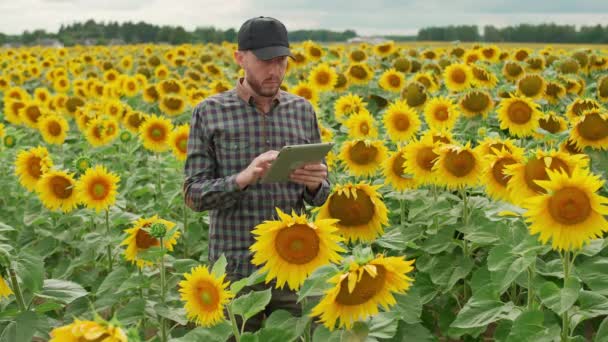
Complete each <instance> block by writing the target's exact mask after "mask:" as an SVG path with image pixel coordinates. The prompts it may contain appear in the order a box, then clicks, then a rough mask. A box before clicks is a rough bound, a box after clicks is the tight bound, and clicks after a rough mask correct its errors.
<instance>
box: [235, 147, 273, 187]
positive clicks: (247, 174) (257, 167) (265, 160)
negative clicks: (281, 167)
mask: <svg viewBox="0 0 608 342" xmlns="http://www.w3.org/2000/svg"><path fill="white" fill-rule="evenodd" d="M277 155H279V152H278V151H274V150H270V151H266V152H264V153H262V154H260V155H259V156H257V157H255V159H254V160H252V161H251V163H250V164H249V166H247V168H246V169H245V170H243V171H241V172H240V173H239V174H238V175H237V176H236V183H237V184H238V185H239V188H241V189H243V188H245V187H246V186H248V185H249V184H253V183H255V182H257V180H258V179H260V178H262V177H263V176H264V174H266V171H268V169H269V168H270V164H272V162H273V161H274V160H275V159H276V158H277Z"/></svg>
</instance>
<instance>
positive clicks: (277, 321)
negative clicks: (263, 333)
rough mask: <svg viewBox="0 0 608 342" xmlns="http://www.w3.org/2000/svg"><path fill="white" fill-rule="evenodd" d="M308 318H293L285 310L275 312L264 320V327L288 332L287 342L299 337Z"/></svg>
mask: <svg viewBox="0 0 608 342" xmlns="http://www.w3.org/2000/svg"><path fill="white" fill-rule="evenodd" d="M309 320H310V318H309V317H308V316H303V317H300V318H298V317H294V316H292V315H291V313H289V311H286V310H282V309H279V310H275V311H273V312H272V313H271V314H270V316H269V317H268V318H267V319H265V320H264V327H273V328H279V329H283V330H285V331H289V332H290V333H291V335H290V336H289V338H288V339H289V340H291V339H294V338H296V337H298V336H301V335H302V333H303V332H304V329H305V328H306V324H307V323H308V321H309Z"/></svg>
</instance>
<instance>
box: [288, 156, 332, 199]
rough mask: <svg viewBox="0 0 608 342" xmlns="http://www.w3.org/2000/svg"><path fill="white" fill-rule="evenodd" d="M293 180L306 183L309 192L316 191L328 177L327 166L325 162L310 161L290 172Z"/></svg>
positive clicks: (290, 177)
mask: <svg viewBox="0 0 608 342" xmlns="http://www.w3.org/2000/svg"><path fill="white" fill-rule="evenodd" d="M289 179H291V181H292V182H294V183H298V184H304V185H306V188H307V189H308V192H310V193H313V194H314V193H315V192H316V191H317V190H318V189H319V187H320V186H321V183H323V181H324V180H325V179H327V166H326V165H325V164H323V163H309V164H304V165H302V166H300V167H299V168H297V169H295V170H293V171H292V172H291V173H290V174H289Z"/></svg>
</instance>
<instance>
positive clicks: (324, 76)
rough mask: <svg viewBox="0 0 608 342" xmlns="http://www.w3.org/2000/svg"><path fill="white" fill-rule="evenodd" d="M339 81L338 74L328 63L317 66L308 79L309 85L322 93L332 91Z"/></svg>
mask: <svg viewBox="0 0 608 342" xmlns="http://www.w3.org/2000/svg"><path fill="white" fill-rule="evenodd" d="M337 81H338V74H337V73H336V71H335V70H334V69H333V68H332V67H330V66H329V64H327V63H319V64H317V65H316V66H315V67H314V68H313V69H312V70H311V71H310V75H309V77H308V83H309V84H311V85H312V86H313V87H314V88H316V89H318V90H320V91H326V90H332V89H334V86H335V85H336V83H337Z"/></svg>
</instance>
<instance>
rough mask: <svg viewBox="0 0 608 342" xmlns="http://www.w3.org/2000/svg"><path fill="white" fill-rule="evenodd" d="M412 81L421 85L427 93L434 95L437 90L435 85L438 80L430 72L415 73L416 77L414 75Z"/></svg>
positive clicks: (437, 86)
mask: <svg viewBox="0 0 608 342" xmlns="http://www.w3.org/2000/svg"><path fill="white" fill-rule="evenodd" d="M414 81H416V82H420V83H422V84H423V85H424V87H425V88H426V90H427V91H428V92H429V93H434V92H436V91H437V90H439V85H438V84H437V82H438V79H437V77H436V76H435V75H434V74H432V73H430V72H418V73H416V75H414Z"/></svg>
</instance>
